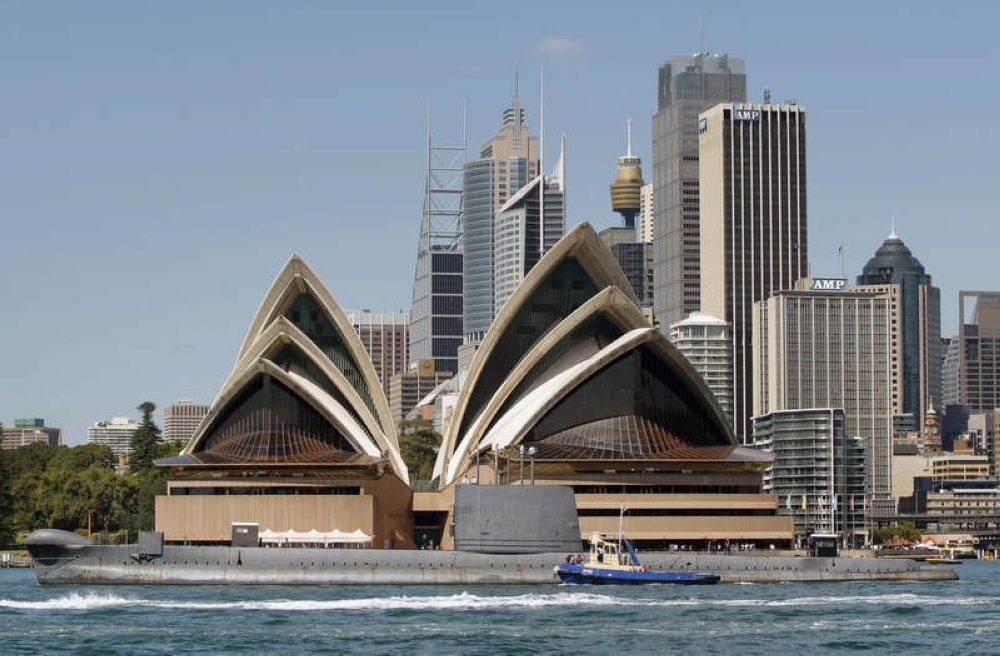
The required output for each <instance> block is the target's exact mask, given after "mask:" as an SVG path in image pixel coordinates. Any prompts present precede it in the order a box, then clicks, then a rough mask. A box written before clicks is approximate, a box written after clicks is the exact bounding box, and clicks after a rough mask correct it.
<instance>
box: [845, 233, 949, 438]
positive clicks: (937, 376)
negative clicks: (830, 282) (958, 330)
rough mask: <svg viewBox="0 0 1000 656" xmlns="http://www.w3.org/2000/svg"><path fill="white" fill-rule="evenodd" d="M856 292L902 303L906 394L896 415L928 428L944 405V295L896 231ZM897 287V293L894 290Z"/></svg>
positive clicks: (867, 267) (903, 390) (902, 394)
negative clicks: (927, 416) (930, 413)
mask: <svg viewBox="0 0 1000 656" xmlns="http://www.w3.org/2000/svg"><path fill="white" fill-rule="evenodd" d="M857 283H858V286H857V287H856V289H870V290H872V291H880V292H884V293H888V294H890V295H891V296H892V297H893V298H898V303H899V317H900V326H899V331H900V334H899V337H900V344H899V346H898V348H899V350H900V351H901V353H900V358H899V360H900V365H901V372H900V374H901V379H900V386H901V389H900V390H898V392H897V396H898V397H899V398H898V399H897V404H896V406H897V407H896V410H895V411H896V412H897V413H903V414H907V415H911V416H912V417H913V425H914V426H918V427H919V426H922V425H923V423H924V413H925V412H927V410H928V409H929V408H931V407H936V408H937V409H938V410H941V411H943V410H944V408H943V406H942V403H941V291H940V290H939V289H938V288H937V287H935V286H933V285H932V284H931V277H930V275H929V274H927V273H926V272H925V271H924V266H923V265H922V264H921V263H920V261H919V260H918V259H917V258H915V257H914V256H913V253H911V252H910V249H909V248H907V247H906V245H905V244H904V243H903V241H902V240H901V239H900V238H899V237H898V236H896V233H895V231H893V232H892V234H890V235H889V237H888V238H887V239H886V240H885V241H884V242H883V243H882V246H881V247H879V249H878V250H877V251H876V252H875V255H874V256H873V257H872V258H871V259H870V260H868V263H867V264H865V266H864V269H863V270H862V273H861V275H860V276H858V278H857ZM892 287H895V289H891V288H892Z"/></svg>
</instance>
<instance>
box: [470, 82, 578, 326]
mask: <svg viewBox="0 0 1000 656" xmlns="http://www.w3.org/2000/svg"><path fill="white" fill-rule="evenodd" d="M539 171H540V168H539V162H538V139H537V138H536V137H532V136H529V134H528V126H527V124H526V123H525V121H524V109H522V108H521V101H520V98H519V97H518V78H517V69H515V70H514V97H513V99H512V100H511V103H510V107H508V108H507V109H506V110H504V112H503V122H502V124H501V127H500V132H499V134H497V136H495V137H493V138H492V139H490V140H489V141H487V142H486V143H485V144H483V147H482V148H481V149H480V151H479V159H477V160H473V161H470V162H467V163H466V164H465V167H464V176H463V181H462V190H463V196H464V214H463V217H462V228H463V229H462V244H463V250H464V254H465V261H464V265H463V272H464V283H463V288H464V298H465V302H464V332H465V336H466V339H467V340H468V341H478V340H480V339H482V336H483V334H485V332H486V330H487V329H488V328H489V327H490V324H491V323H492V322H493V317H494V316H495V315H496V312H497V308H496V307H494V281H495V279H496V235H495V232H494V231H495V225H494V219H495V214H496V212H497V210H499V209H500V208H501V207H502V206H503V205H504V204H506V203H507V202H508V201H509V200H510V199H511V198H512V197H513V196H514V195H515V194H517V192H518V191H519V190H520V189H521V188H522V187H524V186H525V185H527V184H528V183H529V182H530V181H531V180H533V179H534V178H535V177H536V176H537V175H538V172H539ZM560 236H561V235H560Z"/></svg>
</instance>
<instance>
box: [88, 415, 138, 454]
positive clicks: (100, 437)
mask: <svg viewBox="0 0 1000 656" xmlns="http://www.w3.org/2000/svg"><path fill="white" fill-rule="evenodd" d="M138 429H139V424H138V423H136V422H134V421H132V420H131V419H129V418H128V417H114V418H112V419H111V420H110V421H99V422H97V423H95V424H94V425H93V426H90V427H88V428H87V444H102V445H104V446H109V447H111V451H112V452H113V453H114V454H115V455H116V456H118V457H119V458H120V457H122V456H124V457H126V458H127V457H128V456H129V454H131V453H132V435H133V434H134V433H135V431H136V430H138Z"/></svg>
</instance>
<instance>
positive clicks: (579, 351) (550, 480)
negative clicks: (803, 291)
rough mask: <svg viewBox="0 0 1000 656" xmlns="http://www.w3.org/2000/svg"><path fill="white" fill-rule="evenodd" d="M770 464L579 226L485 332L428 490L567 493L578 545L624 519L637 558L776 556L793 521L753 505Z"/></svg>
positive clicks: (760, 498)
mask: <svg viewBox="0 0 1000 656" xmlns="http://www.w3.org/2000/svg"><path fill="white" fill-rule="evenodd" d="M525 454H530V455H528V456H526V455H525ZM526 458H527V459H528V464H527V465H525V459H526ZM770 464H771V456H770V455H769V454H766V453H764V452H761V451H757V450H753V449H749V448H745V447H741V446H739V445H738V444H737V442H736V440H735V438H734V436H733V433H732V429H731V426H730V424H729V422H728V421H727V420H726V418H725V416H724V414H723V412H722V410H721V409H720V407H719V406H718V404H717V403H716V401H715V399H714V397H713V395H712V393H711V392H710V391H709V389H708V387H707V385H706V384H705V383H704V381H703V380H702V378H701V376H700V375H699V374H698V373H697V372H696V371H695V370H694V368H693V367H692V366H691V365H690V363H689V362H688V361H687V359H686V358H685V357H684V355H683V354H682V353H681V352H680V351H678V350H677V349H676V348H675V347H674V346H673V345H672V344H671V343H670V341H669V340H668V339H667V338H666V337H665V336H663V335H662V334H661V333H660V332H659V331H657V330H656V329H655V328H654V327H653V326H652V325H651V324H650V323H649V321H648V320H647V319H646V318H645V316H644V315H643V314H642V312H641V310H640V309H639V307H638V305H637V303H636V300H635V297H634V296H633V294H632V292H631V286H630V285H629V283H628V281H627V280H626V279H625V276H624V274H623V273H622V271H621V269H620V268H619V266H618V264H617V262H616V261H615V260H614V258H613V257H612V255H611V253H610V251H608V249H607V248H606V247H605V246H604V245H603V244H602V243H601V241H600V238H599V237H598V235H597V234H596V233H595V232H594V230H593V228H591V227H590V226H589V225H588V224H582V225H579V226H578V227H576V228H575V229H574V230H572V231H571V232H569V233H568V234H567V235H566V236H565V237H564V238H563V239H562V240H561V241H560V242H559V243H558V244H557V245H556V246H555V247H554V248H553V249H552V250H551V251H549V252H548V253H547V254H546V255H545V256H544V257H543V258H542V259H541V260H540V261H539V262H538V264H537V265H536V266H535V267H534V268H533V269H532V270H531V272H530V273H529V274H528V275H527V276H526V277H525V279H524V281H523V282H522V283H521V285H520V287H519V288H518V290H517V292H516V293H515V294H514V295H513V296H512V297H511V298H510V299H509V300H508V301H507V303H506V304H505V305H504V307H503V308H502V310H501V311H500V313H499V315H498V316H497V318H496V320H495V321H494V323H493V325H492V326H491V327H490V330H489V331H488V332H487V334H486V336H485V338H484V340H483V342H482V343H481V344H480V346H479V348H478V350H477V351H476V353H475V356H474V358H473V360H472V363H471V365H470V367H469V371H468V374H467V376H466V379H465V383H464V386H463V389H462V394H461V397H460V399H459V401H458V404H457V406H456V409H455V411H454V413H453V415H452V417H451V419H450V424H449V428H448V430H447V433H446V435H445V436H444V440H443V443H442V448H441V450H440V452H439V455H438V459H437V463H436V467H435V476H436V477H437V478H438V480H439V483H440V485H441V487H442V488H444V489H447V488H448V487H449V486H454V485H459V484H463V483H465V482H473V481H475V482H477V483H479V484H481V485H482V484H500V485H506V484H513V485H526V484H558V485H567V486H571V487H572V488H573V489H574V492H575V496H576V502H577V508H578V511H579V514H580V529H581V533H582V534H583V535H589V534H590V532H591V531H595V530H601V531H611V532H613V531H616V530H617V529H618V521H619V514H620V508H621V507H622V505H624V506H625V507H626V508H627V509H628V512H627V515H626V529H627V531H628V532H629V534H630V535H631V536H632V538H633V540H636V541H637V542H639V543H641V544H644V545H645V546H647V547H653V548H657V547H660V548H669V546H670V545H677V546H678V547H691V548H704V547H705V546H706V545H708V544H710V543H711V542H712V541H718V542H719V543H720V544H721V543H722V542H724V541H729V540H731V541H734V542H742V543H754V544H757V545H760V544H761V543H778V544H780V545H783V546H784V545H788V544H789V542H790V540H791V538H792V528H791V521H790V518H788V517H782V516H779V515H778V512H777V500H776V497H775V496H774V495H771V494H764V493H762V474H763V471H764V469H765V468H766V467H767V466H768V465H770ZM525 467H527V468H528V473H525ZM445 544H447V541H445Z"/></svg>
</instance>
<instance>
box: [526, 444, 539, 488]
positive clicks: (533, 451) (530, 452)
mask: <svg viewBox="0 0 1000 656" xmlns="http://www.w3.org/2000/svg"><path fill="white" fill-rule="evenodd" d="M537 454H538V449H536V448H535V447H533V446H532V447H528V457H529V458H531V484H532V485H534V484H535V456H536V455H537Z"/></svg>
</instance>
